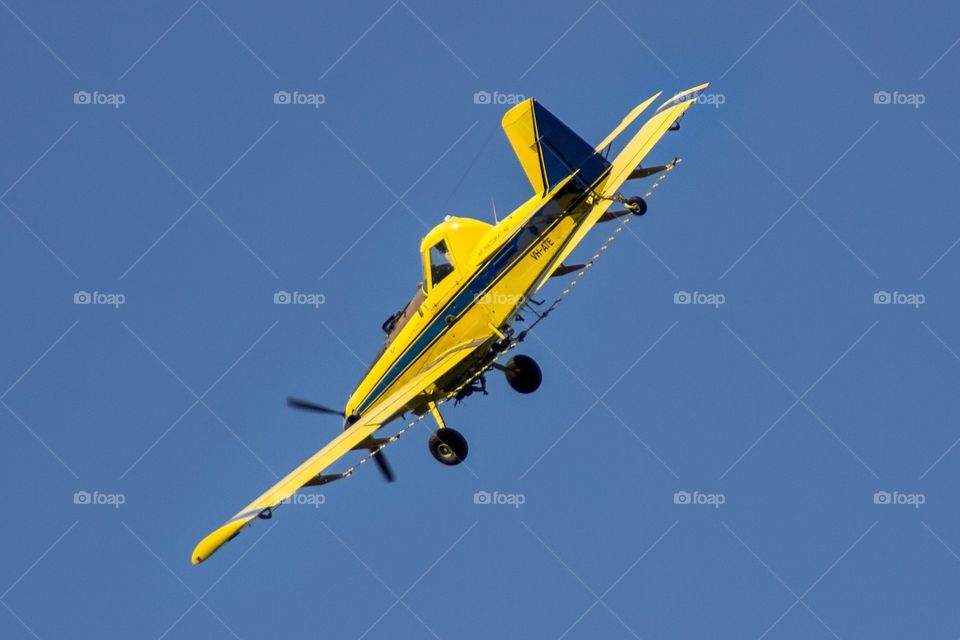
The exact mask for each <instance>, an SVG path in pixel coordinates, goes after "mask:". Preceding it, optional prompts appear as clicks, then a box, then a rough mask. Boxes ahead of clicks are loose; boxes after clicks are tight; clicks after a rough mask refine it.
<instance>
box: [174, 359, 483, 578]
mask: <svg viewBox="0 0 960 640" xmlns="http://www.w3.org/2000/svg"><path fill="white" fill-rule="evenodd" d="M479 342H480V341H474V342H468V343H464V344H462V345H459V346H457V347H455V348H453V349H450V350H449V351H447V352H446V353H444V354H443V355H442V356H440V357H439V358H438V359H437V360H435V361H434V362H432V363H431V364H429V365H428V366H427V367H425V368H424V370H423V371H422V372H420V373H419V374H417V375H416V376H414V377H413V378H412V379H411V380H410V381H409V382H407V383H406V384H405V385H403V386H402V387H401V388H399V389H398V390H396V391H394V392H393V393H391V394H390V395H389V396H387V397H386V398H385V399H384V400H382V401H380V402H378V403H377V404H375V405H374V406H373V407H371V408H370V409H369V410H368V411H367V412H366V413H365V414H364V415H362V416H360V418H359V419H358V420H357V421H356V422H355V423H354V424H353V425H352V426H350V427H349V428H348V429H346V430H344V431H343V432H342V433H341V434H340V435H339V436H337V437H336V438H334V439H333V440H332V441H331V442H330V443H329V444H327V446H325V447H324V448H322V449H320V451H318V452H316V453H315V454H313V455H312V456H311V457H310V458H309V459H308V460H306V461H305V462H304V463H303V464H301V465H300V466H299V467H297V468H296V469H294V470H293V471H292V472H290V473H289V474H288V475H287V477H285V478H283V479H282V480H280V481H279V482H278V483H277V484H275V485H274V486H273V487H271V488H270V489H267V491H265V492H264V493H263V495H261V496H260V497H259V498H257V499H256V500H254V501H253V502H251V503H250V504H248V505H247V506H246V507H244V508H243V509H241V510H240V511H239V512H238V513H237V514H236V515H234V516H233V517H232V518H230V519H229V520H227V522H226V523H224V524H223V526H221V527H220V528H219V529H217V530H215V531H213V532H212V533H210V534H209V535H208V536H207V537H206V538H204V539H203V540H201V541H200V543H199V544H198V545H197V547H196V548H195V549H194V550H193V556H192V560H193V564H200V563H201V562H203V561H204V560H206V559H207V558H209V557H210V556H211V555H212V554H213V553H214V552H215V551H216V550H217V549H219V548H220V547H221V546H223V544H224V543H226V542H228V541H229V540H232V539H233V538H234V537H236V536H237V534H239V533H240V530H241V529H242V528H243V527H244V526H245V525H247V524H250V523H251V521H253V520H255V519H257V518H258V517H259V516H260V515H261V514H263V513H265V512H266V513H268V514H270V513H272V510H273V509H274V508H275V507H276V506H278V505H279V504H281V503H282V502H283V501H284V500H286V499H287V498H289V497H290V496H292V495H293V494H294V493H296V492H297V490H299V489H300V488H301V487H303V486H305V485H307V484H308V483H310V482H311V481H312V480H314V478H317V477H318V476H319V475H320V474H321V473H323V471H324V470H326V469H327V468H328V467H330V466H331V465H332V464H334V463H335V462H336V461H337V460H339V459H340V458H341V457H343V456H344V455H345V454H346V453H348V452H349V451H351V450H352V449H353V448H354V447H356V446H357V445H358V444H360V443H361V442H362V441H363V440H364V439H366V438H367V437H368V436H370V435H371V434H373V432H374V431H376V430H377V429H379V428H380V427H382V426H384V425H385V424H386V423H387V422H389V421H390V420H391V419H393V418H394V417H395V416H396V415H397V414H398V413H400V412H401V411H403V409H404V408H405V406H406V405H407V403H409V402H410V401H411V400H412V399H413V398H415V397H416V396H417V395H419V394H421V393H423V392H424V391H426V390H428V389H429V387H430V386H431V385H433V384H434V383H435V382H436V381H437V379H439V378H440V377H441V376H442V375H443V374H445V373H446V372H447V371H449V370H450V369H451V368H452V367H454V366H455V365H456V364H457V363H459V362H460V361H461V360H463V359H464V358H465V357H467V356H468V355H470V353H471V352H472V351H473V350H474V349H475V348H476V347H477V346H479Z"/></svg>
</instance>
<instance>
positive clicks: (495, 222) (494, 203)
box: [490, 196, 500, 224]
mask: <svg viewBox="0 0 960 640" xmlns="http://www.w3.org/2000/svg"><path fill="white" fill-rule="evenodd" d="M490 206H491V207H493V223H494V224H498V223H499V222H500V220H499V219H497V203H496V202H495V201H494V200H493V196H490Z"/></svg>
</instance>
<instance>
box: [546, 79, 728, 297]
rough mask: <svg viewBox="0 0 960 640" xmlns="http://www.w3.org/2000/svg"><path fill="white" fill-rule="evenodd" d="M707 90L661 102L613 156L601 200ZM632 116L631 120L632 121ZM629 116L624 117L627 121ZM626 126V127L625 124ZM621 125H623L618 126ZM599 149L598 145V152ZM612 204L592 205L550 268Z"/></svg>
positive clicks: (700, 88)
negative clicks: (650, 116) (654, 111)
mask: <svg viewBox="0 0 960 640" xmlns="http://www.w3.org/2000/svg"><path fill="white" fill-rule="evenodd" d="M707 86H709V83H705V84H701V85H698V86H696V87H693V88H691V89H687V90H686V91H681V92H680V93H678V94H677V95H675V96H673V97H672V98H670V99H669V100H667V101H666V102H664V103H663V104H662V105H660V107H659V108H658V109H657V111H656V113H655V114H654V115H653V117H652V118H650V119H649V120H647V121H646V122H645V123H644V125H643V126H642V127H641V128H640V130H639V131H638V132H637V133H636V134H634V136H633V138H631V139H630V141H629V142H628V143H627V145H626V146H625V147H624V148H623V150H622V151H621V152H620V153H619V154H617V156H616V157H615V158H614V159H613V161H612V162H611V164H610V173H609V175H608V177H607V179H606V180H605V181H604V182H603V183H602V184H601V185H600V187H599V190H600V195H602V196H603V197H604V198H610V197H612V196H614V195H616V193H617V191H619V189H620V187H622V186H623V183H624V182H626V181H627V179H628V178H629V177H630V174H631V173H633V171H634V170H635V169H636V168H637V167H638V166H640V163H641V162H642V161H643V159H644V158H645V157H646V155H647V154H648V153H650V150H651V149H653V147H654V145H656V144H657V142H659V141H660V138H662V137H663V136H664V135H665V134H666V133H667V131H669V129H670V126H671V125H672V124H673V123H674V122H676V121H677V119H678V118H680V116H682V115H683V114H684V112H686V110H687V109H689V108H690V107H691V106H693V105H694V103H695V101H696V97H697V96H698V95H699V94H700V92H702V91H703V90H704V89H706V88H707ZM659 95H660V94H659V93H658V94H657V95H655V96H653V98H650V99H649V100H647V101H646V102H643V103H642V104H640V105H638V106H637V108H636V109H634V111H632V112H631V114H634V112H636V115H639V113H640V112H641V111H643V109H645V108H646V107H647V106H648V105H649V104H650V103H651V102H652V101H653V100H655V99H656V98H657V96H659ZM636 115H634V117H636ZM629 117H630V116H629V115H628V116H627V118H629ZM627 124H628V125H629V123H627ZM621 125H623V123H621ZM624 128H626V127H625V126H619V127H617V129H614V133H615V134H616V133H619V132H622V131H623V129H624ZM607 138H609V140H606V139H605V140H604V141H603V142H602V143H601V145H602V146H603V147H606V145H607V144H609V143H610V142H611V141H612V138H611V137H610V136H607ZM599 148H601V147H600V145H598V149H599ZM611 204H613V202H612V201H611V200H599V201H597V203H596V204H594V205H593V208H592V209H591V210H590V213H588V214H587V218H586V220H585V221H584V222H583V223H582V224H581V226H580V228H579V229H577V232H576V233H575V234H574V235H573V236H572V237H571V239H570V241H569V242H568V243H567V245H566V246H565V247H564V248H563V251H562V252H561V253H560V254H559V257H558V258H557V259H556V260H555V262H554V264H556V265H557V266H560V265H561V264H562V262H563V260H564V259H566V257H567V256H568V255H570V253H571V252H572V251H573V250H574V249H575V248H576V246H577V245H578V244H579V243H580V241H581V240H583V238H584V236H586V235H587V232H589V231H590V229H592V228H593V225H595V224H596V223H597V221H598V220H599V219H600V216H602V215H603V214H604V213H605V212H606V210H607V209H609V208H610V205H611ZM549 275H550V274H547V275H546V276H545V278H544V279H543V280H542V281H541V282H540V284H539V285H538V287H537V289H539V288H540V287H542V286H543V285H544V284H545V283H546V282H547V278H549Z"/></svg>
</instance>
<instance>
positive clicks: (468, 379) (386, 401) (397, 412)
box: [192, 84, 707, 564]
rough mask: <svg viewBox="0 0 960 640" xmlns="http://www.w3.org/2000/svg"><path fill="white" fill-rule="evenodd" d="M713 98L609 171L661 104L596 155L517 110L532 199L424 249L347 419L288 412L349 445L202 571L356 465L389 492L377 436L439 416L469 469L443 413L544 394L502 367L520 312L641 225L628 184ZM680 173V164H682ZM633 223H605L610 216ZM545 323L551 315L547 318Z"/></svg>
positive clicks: (446, 457)
mask: <svg viewBox="0 0 960 640" xmlns="http://www.w3.org/2000/svg"><path fill="white" fill-rule="evenodd" d="M706 87H707V85H706V84H703V85H700V86H697V87H694V88H692V89H688V90H687V91H683V92H681V93H678V94H677V95H675V96H674V97H672V98H670V99H669V100H667V101H665V102H663V103H662V104H661V105H660V106H659V108H657V109H656V111H655V113H654V115H653V116H652V117H651V118H650V119H649V120H647V121H646V123H644V124H643V126H642V127H640V129H639V130H638V131H637V132H636V133H635V134H634V135H633V136H632V137H631V138H630V140H629V141H628V142H627V143H626V145H625V146H624V147H623V149H622V150H621V151H620V152H619V153H618V154H617V155H616V156H615V157H614V158H613V159H612V160H611V159H609V152H610V148H611V146H612V145H613V142H614V141H615V139H616V138H617V137H618V136H620V134H621V133H623V132H624V131H625V130H626V129H627V128H628V127H629V126H630V125H631V124H632V123H633V122H634V121H635V120H636V118H637V117H638V116H639V115H640V114H641V113H643V112H644V111H645V110H646V109H647V108H648V107H649V106H650V105H651V104H652V103H653V102H654V101H655V100H657V98H659V96H660V93H657V94H656V95H654V96H652V97H651V98H649V99H648V100H646V101H644V102H642V103H641V104H639V105H637V107H635V108H634V109H633V110H632V111H631V112H630V113H629V114H627V116H626V117H625V118H624V119H623V121H622V122H620V124H619V125H618V126H617V127H616V128H615V129H614V130H613V131H612V132H610V134H609V135H608V136H607V137H606V138H604V139H603V140H602V141H601V142H600V143H599V144H597V145H595V146H594V145H590V144H589V143H587V142H585V141H584V140H583V139H582V138H580V137H579V136H578V135H577V134H576V133H574V132H573V131H572V130H571V129H570V128H568V127H567V126H566V125H565V124H563V123H562V122H561V121H560V120H558V119H557V118H556V116H554V115H553V114H552V113H550V112H549V111H548V110H547V109H546V108H545V107H543V105H541V104H540V103H539V102H537V101H536V100H534V99H532V98H531V99H529V100H526V101H524V102H521V103H520V104H518V105H516V106H514V107H512V108H511V109H510V110H509V111H507V113H506V114H505V115H504V117H503V123H502V124H503V130H504V132H505V133H506V135H507V138H509V140H510V144H511V145H512V146H513V150H514V152H515V153H516V155H517V158H518V159H519V160H520V165H521V166H522V167H523V171H524V173H526V176H527V178H528V179H529V180H530V185H531V186H532V187H533V195H532V196H531V197H530V199H529V200H527V201H526V202H524V203H523V204H521V205H520V206H519V207H518V208H517V209H516V210H515V211H514V212H513V213H511V214H510V215H509V216H507V217H505V218H504V219H503V220H501V221H499V222H498V223H496V224H493V225H491V224H489V223H487V222H483V221H480V220H474V219H472V218H461V217H451V216H448V217H447V218H446V219H445V220H444V221H443V222H442V223H440V224H439V225H437V226H436V227H435V228H433V229H432V230H431V231H430V232H429V233H427V235H426V236H425V237H424V238H423V241H422V242H421V244H420V253H421V255H422V260H423V283H422V284H421V286H420V288H419V289H418V290H417V293H416V295H415V296H414V297H413V299H412V300H411V301H410V302H409V303H408V304H407V305H406V306H405V307H404V308H403V309H402V310H400V311H398V312H397V313H396V314H394V315H393V316H391V317H390V318H389V319H388V320H387V321H386V322H385V323H384V325H383V329H384V331H385V332H386V334H387V337H386V340H385V342H384V345H383V348H382V349H381V351H380V353H379V354H378V355H377V357H376V359H375V360H374V363H373V365H372V366H371V367H370V369H369V371H368V372H367V374H366V375H365V376H364V378H363V380H361V382H360V384H359V385H358V386H357V388H356V390H355V391H354V392H353V394H352V395H351V396H350V398H349V400H347V403H346V406H345V407H344V409H343V411H336V410H334V409H330V408H327V407H325V406H323V405H319V404H315V403H312V402H308V401H304V400H297V399H293V398H291V399H289V400H288V403H289V404H290V406H292V407H294V408H299V409H305V410H310V411H315V412H320V413H330V414H338V415H341V416H343V418H344V424H343V431H342V432H341V433H340V435H338V436H337V437H336V438H334V439H333V440H332V441H331V442H330V443H329V444H327V445H326V446H325V447H323V448H322V449H320V450H319V451H318V452H316V453H315V454H313V455H312V456H311V457H310V458H309V459H308V460H306V461H305V462H304V463H303V464H301V465H300V466H299V467H297V468H296V469H294V470H293V471H292V472H291V473H290V474H289V475H287V477H285V478H283V479H282V480H280V481H279V482H278V483H277V484H276V485H275V486H273V487H272V488H270V489H268V490H267V491H266V492H265V493H264V494H263V495H261V496H260V497H259V498H257V499H256V500H254V501H253V502H251V503H250V504H249V505H247V506H246V507H244V508H243V509H241V510H240V511H239V513H237V514H236V515H235V516H233V517H232V518H230V519H229V520H228V521H227V522H226V523H225V524H223V525H222V526H221V527H220V528H218V529H216V530H215V531H213V532H212V533H210V534H209V535H208V536H207V537H206V538H204V539H203V540H202V541H200V543H199V544H198V545H197V547H196V549H194V551H193V556H192V560H193V563H194V564H199V563H201V562H203V561H204V560H206V559H207V558H209V557H210V555H211V554H213V553H214V552H215V551H216V550H217V549H219V548H220V547H221V546H222V545H223V544H224V543H225V542H227V541H228V540H231V539H232V538H234V537H235V536H236V535H237V534H238V533H239V532H240V530H241V529H242V528H243V527H244V526H245V525H247V524H249V523H251V522H252V521H253V520H255V519H258V518H259V519H267V518H270V517H271V516H272V515H273V511H274V509H275V508H276V507H277V506H278V505H280V504H281V503H282V502H283V501H284V500H286V499H287V498H289V497H290V496H292V495H293V494H294V493H295V492H296V491H298V490H299V489H301V488H303V487H310V486H317V485H322V484H326V483H328V482H331V481H333V480H338V479H340V478H343V477H346V476H348V475H350V473H351V472H352V469H351V470H349V471H347V472H344V473H333V474H330V473H325V472H326V471H327V469H328V468H329V467H330V466H332V465H333V464H334V463H336V462H337V461H338V460H340V458H342V457H343V456H345V455H347V454H348V453H350V452H351V451H354V450H358V451H364V452H367V455H368V457H370V456H372V459H373V460H374V462H376V464H377V465H378V466H379V468H380V470H381V472H382V473H383V475H384V476H385V477H386V479H387V480H393V472H392V470H391V469H390V467H389V465H388V464H387V462H386V459H385V458H384V455H383V452H382V449H383V447H384V446H386V444H387V443H389V442H391V441H392V439H391V438H383V437H377V436H376V435H375V434H376V432H377V431H378V430H379V429H381V428H382V427H384V426H385V425H386V424H388V423H389V422H391V421H392V420H394V419H396V418H398V417H400V416H402V415H405V414H407V413H412V414H414V415H416V416H424V415H425V414H427V413H429V414H432V416H433V417H434V418H435V419H436V422H437V427H438V428H437V430H436V431H434V432H433V434H432V435H431V436H430V441H429V448H430V452H431V453H432V454H433V456H434V457H435V458H436V459H437V460H438V461H440V462H441V463H443V464H446V465H456V464H459V463H460V462H461V461H463V460H464V458H466V457H467V442H466V440H465V439H464V437H463V436H462V435H460V434H459V433H458V432H457V431H455V430H453V429H452V428H450V427H447V426H446V425H445V424H444V421H443V418H442V417H441V415H440V412H439V411H438V409H437V405H438V404H439V403H441V402H443V401H445V400H447V399H449V398H456V399H457V400H459V399H462V398H463V397H465V396H466V395H469V394H470V393H472V392H474V391H484V392H485V389H484V388H483V374H484V373H485V372H487V371H488V370H490V369H499V370H501V371H503V372H504V374H505V375H506V378H507V381H508V383H509V384H510V386H511V387H512V388H513V389H515V390H516V391H519V392H521V393H530V392H532V391H535V390H536V389H537V388H538V387H539V386H540V381H541V373H540V369H539V367H538V366H537V364H536V362H534V361H533V360H532V359H531V358H529V357H527V356H522V355H517V356H514V357H513V358H511V359H509V360H508V361H507V362H506V363H505V364H501V363H499V362H498V360H499V359H500V358H501V356H502V355H503V354H504V353H506V352H507V351H508V350H509V349H510V348H511V347H513V346H515V345H516V343H517V342H519V341H520V340H522V339H523V336H524V335H525V331H527V330H529V327H528V328H527V329H526V330H525V331H523V332H520V333H516V332H515V328H514V324H515V322H516V321H517V320H519V319H520V317H519V315H518V314H519V312H520V311H521V310H522V309H523V308H525V307H527V306H528V304H529V303H531V301H534V300H533V296H534V294H535V293H536V292H537V290H538V289H540V288H541V287H542V286H543V285H544V284H545V283H546V282H547V280H548V279H549V278H551V277H552V276H556V275H563V274H565V273H570V272H571V271H577V270H580V269H583V268H585V267H586V265H565V264H564V260H565V259H566V258H567V256H568V255H569V254H570V252H571V251H573V250H574V248H575V247H576V246H577V245H578V244H579V243H580V241H581V240H583V238H584V236H585V235H586V234H587V232H588V231H590V229H591V228H592V227H593V226H594V225H595V224H597V223H598V222H605V221H609V220H614V219H616V218H619V217H622V216H625V215H630V214H633V215H642V214H643V213H645V212H646V208H647V205H646V202H645V201H644V200H643V199H642V198H639V197H633V198H626V197H625V196H623V195H622V194H621V193H620V189H621V187H622V186H623V185H624V183H625V182H626V181H628V180H630V179H633V178H643V177H646V176H650V175H653V174H655V173H657V172H660V171H666V170H668V169H671V168H672V167H673V163H670V164H667V165H660V166H653V167H641V165H640V163H641V161H642V160H643V159H644V158H645V157H646V156H647V154H648V153H649V151H650V150H651V149H652V148H653V146H654V145H655V144H656V143H657V142H658V141H659V140H660V139H661V138H662V137H663V136H664V135H665V134H666V133H667V131H669V130H675V129H677V128H679V121H680V118H681V116H683V115H684V113H685V112H686V110H687V109H689V108H690V107H691V106H692V105H693V104H694V102H695V101H696V98H697V96H698V95H699V94H700V93H701V92H702V91H703V90H704V89H705V88H706ZM674 162H676V160H675V161H674ZM615 202H616V203H619V204H620V205H622V206H623V209H622V210H617V211H608V209H609V207H610V206H611V205H612V204H613V203H615ZM537 315H538V319H539V318H540V317H542V316H543V315H545V314H537Z"/></svg>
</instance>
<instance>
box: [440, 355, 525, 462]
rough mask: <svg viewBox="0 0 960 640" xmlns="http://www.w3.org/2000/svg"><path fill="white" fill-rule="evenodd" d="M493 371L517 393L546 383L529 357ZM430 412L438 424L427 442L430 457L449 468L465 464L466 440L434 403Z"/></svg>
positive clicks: (510, 362)
mask: <svg viewBox="0 0 960 640" xmlns="http://www.w3.org/2000/svg"><path fill="white" fill-rule="evenodd" d="M493 367H494V368H495V369H499V370H500V371H503V374H504V376H505V377H506V379H507V384H509V385H510V387H511V388H512V389H513V390H514V391H516V392H518V393H533V392H534V391H536V390H537V389H539V388H540V383H541V382H543V374H542V373H541V372H540V367H539V366H538V365H537V363H536V361H535V360H534V359H533V358H531V357H530V356H524V355H516V356H513V357H512V358H510V359H509V360H507V364H505V365H503V364H494V365H493ZM428 410H429V411H430V414H431V415H432V416H433V419H434V420H436V422H437V430H436V431H434V432H433V433H431V434H430V440H429V441H428V442H427V446H428V447H429V448H430V455H432V456H433V457H434V458H435V459H436V460H437V462H440V463H441V464H445V465H448V466H455V465H458V464H460V463H461V462H463V461H464V460H466V459H467V453H468V452H469V450H470V448H469V447H468V446H467V439H466V438H464V437H463V435H461V433H460V432H459V431H456V430H455V429H451V428H450V427H448V426H447V425H446V422H444V420H443V416H442V415H440V411H439V409H437V405H436V403H434V402H431V403H430V404H429V405H428Z"/></svg>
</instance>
